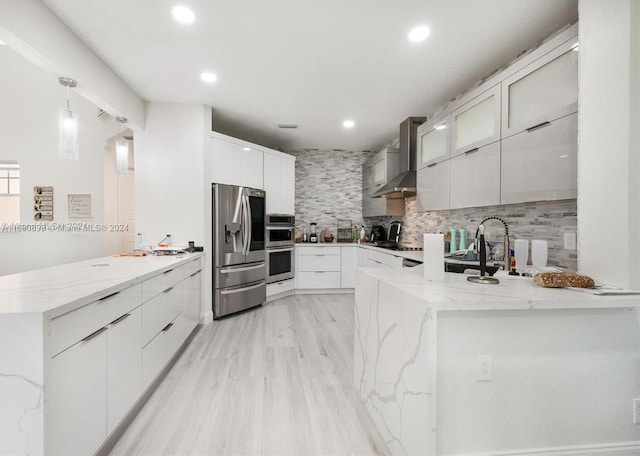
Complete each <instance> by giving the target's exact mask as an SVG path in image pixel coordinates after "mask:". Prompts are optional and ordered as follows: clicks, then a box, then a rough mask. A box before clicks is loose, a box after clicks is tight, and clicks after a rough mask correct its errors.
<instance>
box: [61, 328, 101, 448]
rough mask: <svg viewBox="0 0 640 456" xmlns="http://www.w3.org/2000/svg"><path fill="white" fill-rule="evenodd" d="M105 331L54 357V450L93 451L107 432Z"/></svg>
mask: <svg viewBox="0 0 640 456" xmlns="http://www.w3.org/2000/svg"><path fill="white" fill-rule="evenodd" d="M105 331H106V329H105V328H101V329H100V330H99V332H98V333H95V334H94V335H92V336H88V337H87V338H85V339H83V340H81V341H79V342H78V343H77V344H75V345H73V346H72V347H70V348H68V349H67V350H65V351H63V352H62V353H59V354H58V355H56V356H55V357H54V358H53V359H52V360H51V368H52V376H51V395H50V397H51V408H52V412H53V416H52V417H51V425H52V436H51V443H52V446H51V447H52V449H53V451H52V453H53V454H93V453H95V452H96V450H97V449H98V448H99V447H100V445H101V444H102V442H103V441H104V439H105V438H106V436H107V400H106V399H107V359H106V357H107V334H106V332H105Z"/></svg>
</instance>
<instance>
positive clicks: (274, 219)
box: [265, 214, 296, 283]
mask: <svg viewBox="0 0 640 456" xmlns="http://www.w3.org/2000/svg"><path fill="white" fill-rule="evenodd" d="M295 221H296V220H295V216H293V215H286V214H267V218H266V223H265V244H266V254H267V260H266V266H267V283H273V282H279V281H281V280H286V279H292V278H293V277H294V275H295V246H294V242H295Z"/></svg>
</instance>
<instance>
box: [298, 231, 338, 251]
mask: <svg viewBox="0 0 640 456" xmlns="http://www.w3.org/2000/svg"><path fill="white" fill-rule="evenodd" d="M318 236H319V235H318ZM298 255H305V256H306V255H314V256H315V255H340V247H298Z"/></svg>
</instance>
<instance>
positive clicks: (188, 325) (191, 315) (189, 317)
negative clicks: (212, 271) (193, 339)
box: [178, 271, 202, 338]
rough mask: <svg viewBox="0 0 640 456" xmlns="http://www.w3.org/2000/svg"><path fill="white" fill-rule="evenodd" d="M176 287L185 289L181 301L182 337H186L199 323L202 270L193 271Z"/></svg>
mask: <svg viewBox="0 0 640 456" xmlns="http://www.w3.org/2000/svg"><path fill="white" fill-rule="evenodd" d="M178 287H181V288H183V289H185V290H186V292H185V294H184V300H183V301H182V314H183V317H184V337H185V338H187V337H189V335H190V334H191V333H192V332H193V330H194V329H195V328H196V326H198V323H200V314H201V313H202V271H198V272H194V273H193V274H191V275H190V276H189V277H188V278H186V279H184V280H183V281H182V282H181V283H180V284H178Z"/></svg>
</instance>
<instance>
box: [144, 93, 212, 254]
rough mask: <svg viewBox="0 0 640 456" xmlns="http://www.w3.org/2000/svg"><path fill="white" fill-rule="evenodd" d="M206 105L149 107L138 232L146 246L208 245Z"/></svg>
mask: <svg viewBox="0 0 640 456" xmlns="http://www.w3.org/2000/svg"><path fill="white" fill-rule="evenodd" d="M203 115H204V110H203V107H202V105H196V104H178V103H149V104H148V107H147V126H146V128H145V130H144V131H140V132H137V133H136V137H135V140H136V156H135V163H136V166H135V167H136V178H135V182H136V198H135V199H136V204H135V207H136V225H137V228H136V231H137V232H138V233H141V234H142V243H143V244H144V245H153V246H155V245H157V244H158V242H160V241H161V240H162V239H163V238H164V237H165V235H166V234H171V237H172V241H173V245H180V246H186V245H187V242H188V241H195V242H196V245H202V243H203V241H204V197H203V192H202V185H203V182H204V177H203V166H202V165H203V160H204V152H203V147H204V145H203V129H204V118H203Z"/></svg>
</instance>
